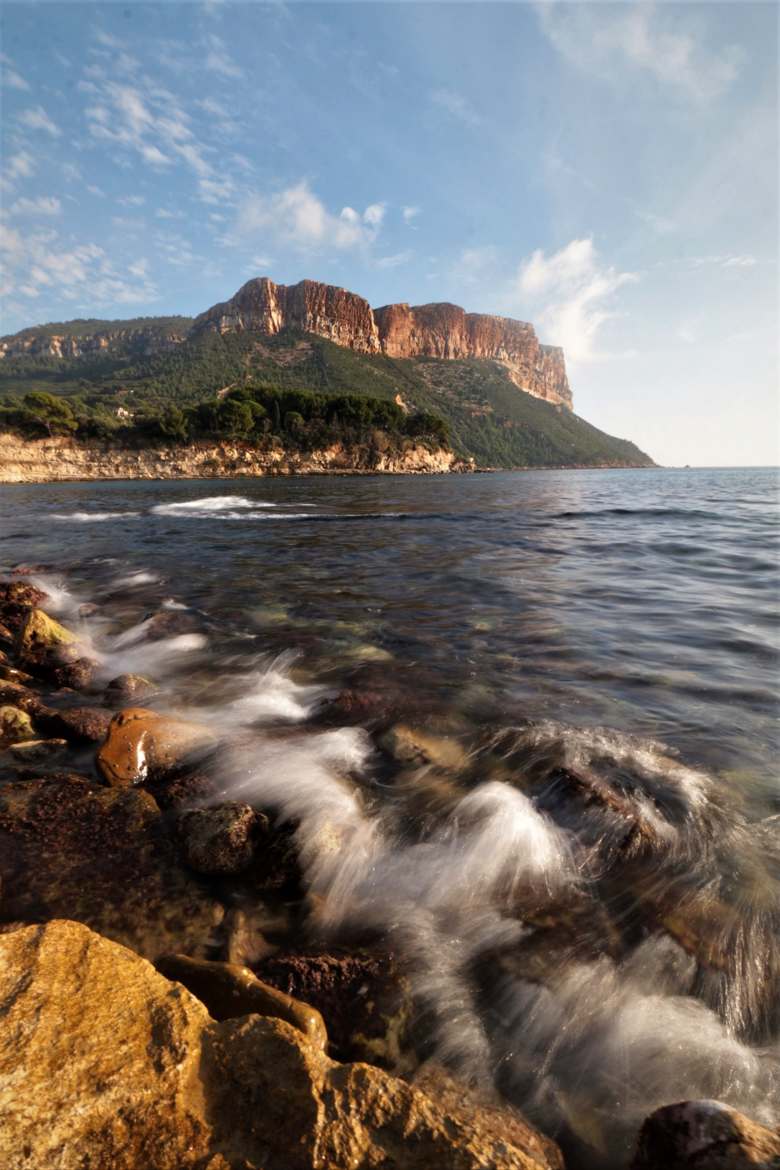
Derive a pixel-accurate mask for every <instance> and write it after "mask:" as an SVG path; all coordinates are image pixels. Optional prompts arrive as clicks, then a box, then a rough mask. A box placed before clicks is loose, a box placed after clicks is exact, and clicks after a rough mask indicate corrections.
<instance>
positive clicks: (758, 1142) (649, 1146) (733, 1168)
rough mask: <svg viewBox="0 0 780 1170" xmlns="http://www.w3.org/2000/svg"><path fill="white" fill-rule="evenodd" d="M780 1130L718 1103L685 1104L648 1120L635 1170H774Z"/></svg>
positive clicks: (778, 1160)
mask: <svg viewBox="0 0 780 1170" xmlns="http://www.w3.org/2000/svg"><path fill="white" fill-rule="evenodd" d="M778 1166H780V1130H773V1129H767V1128H766V1127H765V1126H763V1125H759V1124H758V1123H757V1122H755V1121H751V1120H750V1118H748V1117H745V1116H744V1114H742V1113H738V1112H737V1111H736V1109H731V1108H730V1107H729V1106H728V1105H724V1104H722V1103H721V1102H720V1101H682V1102H680V1103H678V1104H676V1105H665V1106H664V1107H663V1109H657V1110H656V1111H655V1113H652V1114H651V1115H650V1117H648V1119H647V1121H645V1123H644V1125H643V1126H642V1129H641V1132H640V1134H639V1145H638V1148H637V1152H636V1156H635V1158H634V1161H633V1163H632V1170H660V1168H661V1167H663V1170H775V1167H778Z"/></svg>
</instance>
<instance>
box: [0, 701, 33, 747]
mask: <svg viewBox="0 0 780 1170" xmlns="http://www.w3.org/2000/svg"><path fill="white" fill-rule="evenodd" d="M25 739H35V731H34V730H33V725H32V720H31V719H30V716H29V715H28V714H27V712H26V711H22V710H21V709H20V708H19V707H11V706H4V707H0V744H9V743H20V742H21V741H22V740H25Z"/></svg>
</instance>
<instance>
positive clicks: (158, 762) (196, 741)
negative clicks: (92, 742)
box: [97, 707, 217, 788]
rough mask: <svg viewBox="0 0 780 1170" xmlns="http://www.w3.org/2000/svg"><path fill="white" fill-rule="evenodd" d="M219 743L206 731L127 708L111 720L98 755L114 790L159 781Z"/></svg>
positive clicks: (99, 765)
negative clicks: (188, 759)
mask: <svg viewBox="0 0 780 1170" xmlns="http://www.w3.org/2000/svg"><path fill="white" fill-rule="evenodd" d="M216 742H217V739H216V736H215V735H214V733H213V732H212V731H210V730H209V728H207V727H203V726H202V725H200V724H198V723H189V722H186V721H185V720H184V719H176V718H174V717H173V716H171V715H160V714H159V712H157V711H150V710H148V709H147V708H145V707H127V708H126V709H125V710H124V711H120V712H119V714H118V715H115V716H114V718H113V719H112V720H111V723H110V726H109V729H108V737H107V739H106V741H105V743H104V744H103V746H102V748H101V749H100V751H99V752H98V756H97V765H98V768H99V770H100V772H101V775H102V776H103V777H104V778H105V780H106V781H107V783H108V784H110V785H111V786H112V787H114V788H123V787H128V786H129V785H132V784H143V783H145V782H146V781H147V780H154V779H159V778H160V777H161V776H162V775H164V774H165V773H166V772H169V771H172V770H173V769H174V768H176V767H177V766H180V765H181V764H182V763H183V762H184V760H185V759H187V758H188V757H190V756H194V755H197V754H198V753H202V752H205V751H206V750H208V748H210V747H213V746H214V745H215V744H216Z"/></svg>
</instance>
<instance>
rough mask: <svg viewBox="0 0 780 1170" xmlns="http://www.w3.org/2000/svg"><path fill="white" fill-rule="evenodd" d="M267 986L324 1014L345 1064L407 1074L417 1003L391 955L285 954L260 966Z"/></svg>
mask: <svg viewBox="0 0 780 1170" xmlns="http://www.w3.org/2000/svg"><path fill="white" fill-rule="evenodd" d="M257 970H258V974H259V975H260V977H261V978H262V979H263V980H265V981H266V982H267V983H270V984H271V985H272V986H274V987H278V988H279V989H280V990H281V991H284V992H286V993H287V995H292V996H294V997H295V998H296V999H300V1000H303V1001H304V1002H305V1003H310V1004H311V1005H312V1006H313V1007H316V1008H317V1010H318V1011H319V1012H320V1013H321V1014H322V1017H323V1019H324V1020H325V1025H326V1027H327V1029H328V1035H329V1037H330V1040H331V1045H332V1051H333V1053H334V1055H336V1056H337V1057H338V1059H340V1060H365V1061H366V1062H368V1063H370V1064H376V1065H379V1066H380V1067H383V1068H388V1069H392V1070H393V1071H395V1072H403V1073H406V1072H408V1071H410V1070H411V1069H413V1068H414V1067H415V1066H416V1064H417V1060H416V1057H415V1056H414V1053H413V1052H412V1051H411V1042H410V1028H411V1022H412V1002H411V994H410V990H409V987H408V985H407V983H406V980H405V979H404V978H402V976H401V975H400V974H399V972H398V970H397V968H396V965H395V962H394V960H393V958H392V956H390V955H374V954H371V955H369V954H365V955H363V954H338V953H322V954H289V953H288V954H280V955H272V956H271V957H270V958H268V959H266V960H264V961H263V962H261V963H260V964H259V965H258V968H257Z"/></svg>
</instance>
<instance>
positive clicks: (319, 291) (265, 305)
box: [193, 276, 380, 353]
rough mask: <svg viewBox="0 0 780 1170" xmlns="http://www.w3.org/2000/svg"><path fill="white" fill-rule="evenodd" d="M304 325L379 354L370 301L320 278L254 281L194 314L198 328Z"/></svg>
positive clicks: (274, 329) (271, 329) (268, 329)
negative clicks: (228, 297) (292, 280)
mask: <svg viewBox="0 0 780 1170" xmlns="http://www.w3.org/2000/svg"><path fill="white" fill-rule="evenodd" d="M284 328H292V329H302V330H303V331H304V332H306V333H316V334H317V336H319V337H327V338H328V340H329V341H334V342H335V343H336V344H337V345H344V346H348V347H349V348H350V349H355V350H357V351H358V352H360V353H379V349H380V346H379V332H378V330H377V327H376V322H375V320H374V314H373V312H372V311H371V306H370V305H369V303H368V301H364V300H363V298H362V297H359V296H357V295H356V294H355V293H351V292H347V290H346V289H343V288H336V287H335V286H334V285H332V284H319V283H318V282H317V281H316V280H302V281H301V282H300V283H299V284H293V285H284V284H274V282H273V281H272V280H269V279H268V277H265V276H264V277H261V278H260V279H257V280H249V281H247V283H246V284H245V285H244V286H243V287H242V288H240V289H239V290H238V292H237V293H236V295H235V296H234V297H232V298H231V299H230V300H229V301H224V302H223V303H222V304H219V305H214V307H213V308H211V309H208V310H207V311H206V312H205V313H201V315H200V317H196V318H195V323H194V325H193V332H200V331H202V330H207V329H210V330H216V331H217V332H218V333H243V332H248V331H253V332H257V333H265V334H271V335H273V334H275V333H279V331H280V330H282V329H284Z"/></svg>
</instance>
